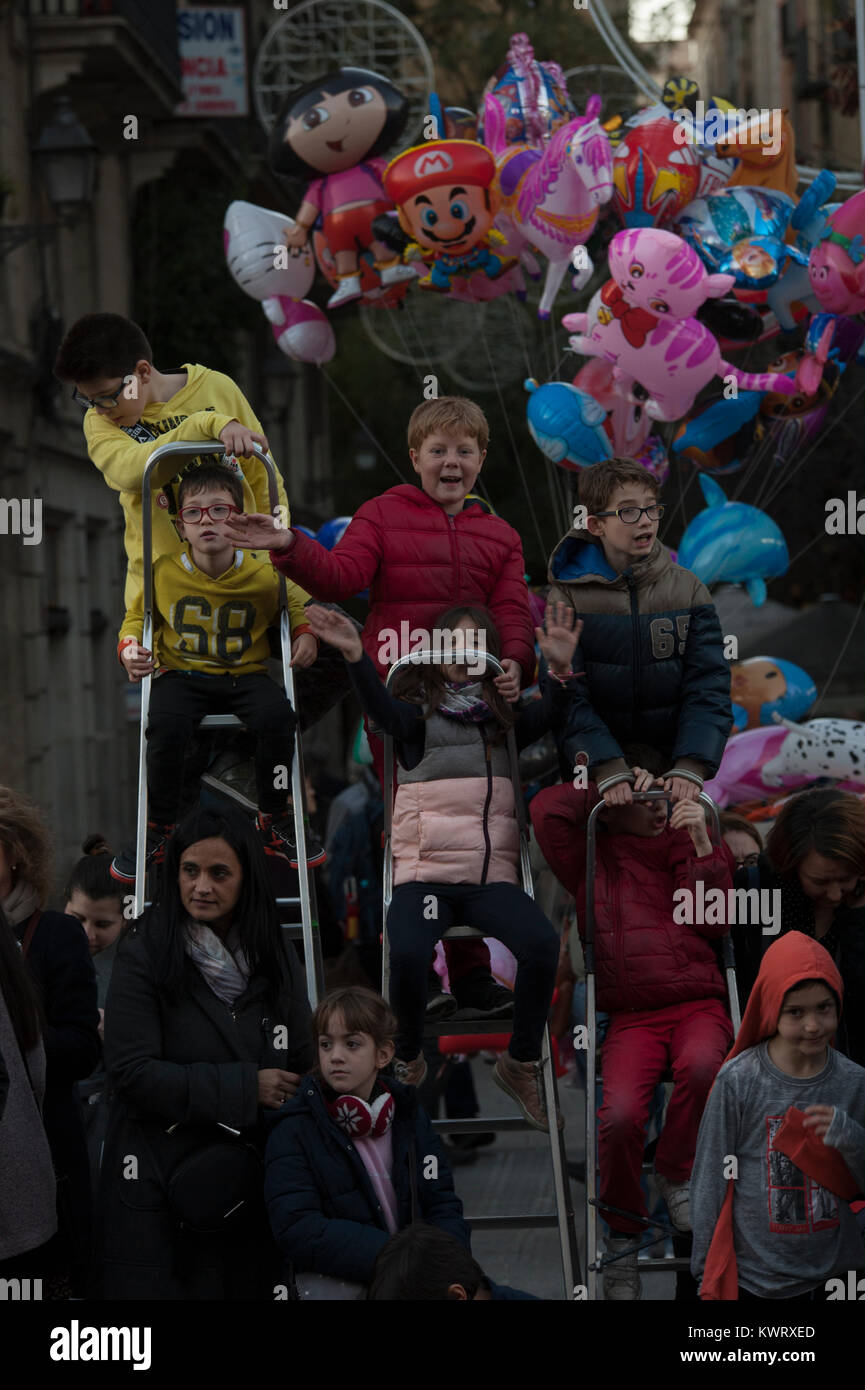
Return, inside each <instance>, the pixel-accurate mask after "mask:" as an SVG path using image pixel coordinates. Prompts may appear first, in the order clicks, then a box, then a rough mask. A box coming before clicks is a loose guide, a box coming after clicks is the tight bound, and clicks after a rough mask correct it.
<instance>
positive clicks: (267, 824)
mask: <svg viewBox="0 0 865 1390" xmlns="http://www.w3.org/2000/svg"><path fill="white" fill-rule="evenodd" d="M255 824H256V826H257V827H258V833H259V835H260V836H261V839H262V843H263V845H264V852H265V854H273V855H278V856H279V858H281V859H287V860H288V862H289V864H290V865H291V867H292V868H293V869H297V868H298V867H299V865H300V859H299V856H298V853H297V843H296V841H295V838H294V815H293V814H292V813H291V812H290V811H289V812H287V813H286V814H285V815H283V816H269V815H267V814H265V812H263V811H259V813H258V815H257V816H256V818H255ZM326 860H327V854H326V852H325V848H324V845H323V844H322V843H321V840H320V839H319V838H318V836H317V835H316V833H315V831H314V830H313V829H312V828H311V827H310V826H309V825H307V827H306V862H307V864H308V866H309V867H310V868H311V869H317V868H318V866H319V865H320V864H324V863H325V862H326Z"/></svg>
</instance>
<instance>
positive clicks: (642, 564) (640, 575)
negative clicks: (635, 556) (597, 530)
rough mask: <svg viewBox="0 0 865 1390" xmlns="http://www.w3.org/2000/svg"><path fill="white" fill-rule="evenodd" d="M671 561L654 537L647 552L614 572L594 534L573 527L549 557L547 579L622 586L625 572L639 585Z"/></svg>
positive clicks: (670, 563)
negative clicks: (629, 564)
mask: <svg viewBox="0 0 865 1390" xmlns="http://www.w3.org/2000/svg"><path fill="white" fill-rule="evenodd" d="M672 563H673V560H672V556H671V555H670V552H669V550H668V549H667V547H666V546H665V545H662V544H661V542H660V541H659V540H658V539H657V537H656V538H655V544H654V545H653V546H652V549H651V550H650V551H649V553H648V555H645V556H644V557H643V558H642V559H641V560H637V561H635V563H634V564H633V565H631V566H630V567H629V568H628V569H626V570H624V571H623V572H622V573H621V574H617V573H616V571H615V570H614V569H613V567H612V565H611V564H610V562H609V560H608V559H607V557H606V555H605V554H604V548H603V546H602V545H601V542H600V540H599V539H598V538H597V536H593V535H592V534H591V532H589V531H585V530H581V529H580V528H578V527H576V526H575V527H573V528H572V529H571V530H570V531H568V533H567V535H565V536H563V537H562V539H561V540H560V541H559V543H558V545H557V546H556V548H555V550H554V551H553V553H552V555H551V556H550V563H549V567H548V578H549V581H550V583H551V584H581V583H583V584H585V583H592V584H597V583H598V582H599V581H600V582H601V583H607V584H610V585H618V586H619V587H624V586H625V585H626V584H627V578H626V576H627V575H631V576H632V577H633V579H634V580H635V581H636V582H637V583H638V584H643V583H646V582H648V581H654V580H656V579H658V578H659V576H660V575H662V574H663V573H664V571H665V570H668V569H669V568H670V567H671V565H672Z"/></svg>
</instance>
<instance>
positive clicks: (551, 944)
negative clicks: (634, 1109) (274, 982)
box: [306, 604, 581, 1130]
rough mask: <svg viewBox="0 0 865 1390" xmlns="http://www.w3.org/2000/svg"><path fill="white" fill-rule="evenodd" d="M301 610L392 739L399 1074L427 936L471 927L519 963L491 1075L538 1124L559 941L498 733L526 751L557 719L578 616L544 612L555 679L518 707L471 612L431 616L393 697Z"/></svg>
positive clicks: (422, 1071) (416, 1033) (417, 1074)
mask: <svg viewBox="0 0 865 1390" xmlns="http://www.w3.org/2000/svg"><path fill="white" fill-rule="evenodd" d="M306 613H307V619H308V621H309V624H310V627H311V628H312V630H313V632H314V633H315V634H316V635H317V636H319V637H322V638H323V639H324V640H325V641H327V642H330V643H331V644H332V645H333V646H334V647H337V648H338V649H339V650H340V651H341V652H342V653H343V655H344V656H345V659H346V661H347V663H348V667H349V674H350V676H351V680H352V683H353V685H354V687H355V690H356V692H357V695H358V698H359V700H360V702H361V704H362V705H363V707H364V710H365V711H366V713H367V715H368V716H369V719H370V721H371V722H372V723H373V724H375V725H378V726H379V727H380V728H381V729H383V730H384V731H385V732H386V733H389V734H391V735H392V736H393V738H394V739H395V741H396V751H397V758H398V770H397V793H396V800H395V802H394V812H393V833H392V846H393V860H394V868H393V883H394V888H393V896H392V898H391V904H390V908H389V910H388V916H387V934H388V943H389V947H390V971H391V1004H392V1005H393V1007H394V1009H395V1011H396V1015H397V1018H398V1020H399V1036H398V1039H397V1046H396V1062H395V1069H396V1074H397V1076H398V1078H399V1079H400V1080H401V1081H404V1082H406V1083H407V1084H409V1085H415V1086H419V1085H420V1084H421V1083H422V1082H423V1080H424V1077H425V1076H426V1070H427V1068H426V1063H425V1061H424V1057H423V1052H422V1050H421V1041H422V1035H423V1022H424V1008H425V1004H426V986H427V969H428V965H429V959H430V953H431V952H432V950H433V949H434V947H435V943H436V942H437V941H438V939H439V937H440V936H441V935H442V934H443V933H444V932H445V931H447V929H448V928H449V927H451V926H454V925H457V924H459V925H462V924H467V925H469V926H473V927H477V928H479V929H480V930H481V931H483V933H484V935H486V936H493V937H496V938H498V940H500V941H502V942H504V944H505V946H507V948H508V950H510V951H511V952H512V953H513V955H514V956H515V957H516V960H517V967H518V968H517V977H516V983H515V985H514V1026H513V1034H512V1037H511V1041H510V1044H509V1047H508V1051H507V1053H506V1054H504V1055H503V1056H501V1057H500V1058H499V1060H498V1062H497V1063H496V1066H495V1070H494V1073H493V1077H494V1080H495V1082H496V1084H497V1085H498V1086H500V1087H501V1089H502V1090H503V1091H506V1092H507V1094H508V1095H510V1096H512V1097H513V1099H514V1100H516V1102H517V1104H518V1105H519V1107H520V1109H521V1110H522V1112H523V1114H524V1116H525V1117H526V1119H527V1120H528V1122H529V1124H531V1125H532V1126H533V1127H534V1128H535V1129H543V1130H547V1129H548V1128H549V1121H548V1117H547V1113H546V1107H545V1105H544V1098H543V1089H542V1085H541V1067H540V1060H539V1059H540V1054H541V1042H542V1038H543V1032H544V1027H545V1024H546V1021H547V1015H548V1013H549V1008H550V1001H551V999H552V994H553V986H554V983H555V975H556V964H557V960H558V939H557V937H556V934H555V932H554V930H553V928H552V926H551V925H550V923H549V921H548V920H547V918H546V917H545V916H544V914H543V913H542V912H541V911H540V909H539V908H538V907H537V906H536V904H535V903H534V902H533V900H532V899H531V898H529V897H528V896H527V894H526V893H524V892H523V890H522V888H521V887H520V881H519V869H518V865H519V828H518V823H517V816H516V807H515V804H514V789H513V783H512V781H511V775H510V768H509V763H508V753H507V747H506V742H505V739H506V733H507V730H508V729H509V728H510V727H511V726H513V728H514V733H515V735H516V742H517V747H518V748H520V747H527V746H528V745H529V744H530V743H534V742H535V741H536V740H537V739H538V738H540V737H541V735H542V734H543V733H544V732H545V731H546V730H547V729H548V728H550V727H553V728H554V727H556V726H558V725H559V724H560V723H562V722H563V721H564V719H565V718H566V716H567V711H568V705H569V703H570V697H571V693H572V690H573V682H574V680H575V677H574V676H573V673H572V671H571V661H572V659H573V654H574V650H575V648H576V645H577V642H578V640H579V629H580V626H581V624H579V622H578V621H577V620H575V617H574V613H573V610H571V609H569V607H568V606H567V605H566V604H556V605H553V608H552V610H550V609H548V610H547V617H546V631H544V630H543V629H541V628H538V629H536V637H537V640H538V644H539V646H540V648H541V651H542V653H543V655H544V657H545V658H546V660H547V662H548V665H549V668H550V673H551V675H552V677H553V679H552V680H551V681H549V682H548V693H547V695H546V696H545V697H544V699H543V700H540V701H533V702H532V703H531V704H530V705H529V707H528V708H527V709H524V710H521V711H520V712H519V713H517V714H516V715H515V712H514V711H513V710H512V709H511V707H510V706H509V705H508V704H507V703H506V702H505V700H504V699H503V698H502V696H501V695H500V693H499V691H498V690H497V689H496V687H495V685H494V683H493V678H492V676H491V675H490V676H486V675H484V674H483V654H484V653H486V652H488V653H490V654H491V655H493V656H496V657H498V653H499V636H498V632H497V630H496V628H495V626H494V624H493V621H492V619H491V618H490V616H489V614H488V613H487V612H486V610H484V609H482V608H476V607H473V606H462V607H458V608H451V609H449V610H448V611H447V612H445V613H442V614H441V615H440V616H439V617H438V618H437V619H436V622H435V632H436V633H437V634H441V635H442V636H441V637H440V641H441V644H442V656H443V660H442V661H441V663H440V664H437V665H433V666H426V667H421V666H409V667H407V668H405V669H403V670H402V671H401V672H400V673H399V675H398V676H397V678H396V681H395V682H394V693H393V694H390V693H389V692H388V691H387V690H386V689H385V688H384V686H383V685H382V684H381V681H380V680H379V678H378V676H377V674H376V670H375V667H374V666H373V663H372V661H371V660H370V658H369V656H368V655H365V654H364V651H363V647H362V645H361V640H360V637H359V636H358V634H357V632H356V631H355V628H354V626H353V625H352V624H351V623H350V622H349V621H348V620H347V619H346V618H344V617H343V616H342V615H340V614H339V613H335V612H334V611H333V610H331V609H325V608H320V607H317V606H311V607H308V608H307V610H306ZM448 637H450V639H451V642H452V649H451V651H450V652H448V651H447V642H448ZM461 653H462V659H461V660H458V661H457V663H456V664H452V657H453V656H454V655H456V656H457V657H458V658H460V655H461ZM479 669H480V678H477V673H478V670H479ZM473 675H474V679H473Z"/></svg>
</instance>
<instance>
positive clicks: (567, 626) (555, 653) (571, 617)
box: [535, 603, 583, 676]
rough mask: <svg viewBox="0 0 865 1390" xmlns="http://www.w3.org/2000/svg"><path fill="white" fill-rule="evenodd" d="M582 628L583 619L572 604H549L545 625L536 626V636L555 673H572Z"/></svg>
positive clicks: (560, 674) (548, 663)
mask: <svg viewBox="0 0 865 1390" xmlns="http://www.w3.org/2000/svg"><path fill="white" fill-rule="evenodd" d="M582 630H583V620H582V618H578V617H577V615H576V613H575V612H574V610H573V608H571V606H570V604H568V603H548V604H547V609H546V612H545V614H544V626H543V627H536V628H535V637H536V638H537V642H538V646H539V647H540V649H541V652H542V654H543V656H544V659H545V661H546V663H547V665H548V666H549V668H550V670H551V671H552V672H553V674H554V675H557V676H562V675H566V674H568V673H570V670H571V663H572V661H573V659H574V652H575V651H576V649H577V644H578V643H579V640H580V633H581V632H582Z"/></svg>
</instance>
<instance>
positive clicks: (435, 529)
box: [271, 483, 535, 685]
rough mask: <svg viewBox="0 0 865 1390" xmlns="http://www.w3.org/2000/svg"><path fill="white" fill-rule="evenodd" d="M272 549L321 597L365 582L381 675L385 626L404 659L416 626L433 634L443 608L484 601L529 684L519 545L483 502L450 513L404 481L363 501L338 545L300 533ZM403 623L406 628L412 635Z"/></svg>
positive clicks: (369, 643)
mask: <svg viewBox="0 0 865 1390" xmlns="http://www.w3.org/2000/svg"><path fill="white" fill-rule="evenodd" d="M271 555H272V559H273V562H274V564H275V565H276V567H277V569H279V570H281V571H282V573H283V574H285V575H288V576H289V577H290V578H291V579H293V580H295V582H296V583H299V584H302V585H303V587H304V588H305V589H308V590H309V592H310V593H311V594H313V595H314V596H315V597H316V598H318V599H323V600H325V601H330V602H333V603H337V602H339V601H340V600H342V599H347V598H351V596H352V594H357V593H359V592H360V591H361V590H362V589H365V588H367V586H369V588H370V610H369V616H368V617H367V620H366V623H365V625H364V629H363V645H364V649H365V650H366V651H367V652H368V653H369V655H370V656H371V657H372V660H373V661H374V662H375V665H376V669H377V670H378V672H379V674H380V675H381V674H384V673H385V672H386V671H387V669H388V667H389V666H390V665H391V663H392V662H393V661H394V660H395V659H396V655H397V653H395V652H394V651H393V650H391V651H387V650H386V649H385V645H384V644H385V643H386V642H387V640H388V635H387V634H388V630H390V631H392V632H393V634H394V636H393V639H392V642H393V644H399V653H398V654H399V655H403V654H405V652H407V651H409V650H410V649H411V646H412V645H414V643H412V642H411V641H410V640H409V639H408V633H409V632H410V631H411V629H413V628H423V629H425V630H426V631H427V632H432V630H433V627H434V625H435V619H436V618H437V617H438V615H439V614H440V613H441V612H443V611H444V609H446V608H451V607H453V606H454V605H455V604H458V603H480V604H483V605H484V606H485V607H487V608H488V609H489V610H490V612H491V614H492V616H493V619H494V621H495V624H496V626H497V628H498V630H499V634H500V636H501V639H502V656H503V657H507V658H509V659H512V660H514V661H518V662H519V663H520V666H521V667H522V671H523V684H524V685H529V684H531V680H532V674H533V671H534V666H535V648H534V625H533V623H532V617H531V612H530V610H529V597H528V590H527V588H526V582H525V578H524V570H525V565H524V562H523V548H522V544H521V542H520V538H519V536H518V535H517V533H516V531H515V530H514V529H513V527H512V526H509V525H508V523H507V522H506V521H503V520H502V518H501V517H498V516H492V515H491V514H490V513H489V512H486V511H484V509H483V507H482V506H480V504H479V503H474V502H470V503H469V504H468V505H467V506H466V507H465V508H464V509H463V511H461V512H459V513H458V514H457V515H456V516H449V515H448V513H447V512H445V511H444V510H443V509H442V508H441V507H440V506H439V504H438V502H435V501H433V499H432V498H431V497H428V496H427V494H426V493H425V492H423V491H422V490H421V489H420V488H419V487H413V486H412V485H411V484H407V483H404V484H402V485H401V486H400V487H392V488H390V490H389V491H388V492H384V493H382V494H381V495H380V496H379V497H373V498H372V499H371V500H370V501H369V502H364V504H363V506H362V507H360V508H359V509H358V511H357V512H356V513H355V515H354V518H353V519H352V522H351V525H350V526H349V527H348V528H347V529H346V531H345V534H344V535H343V537H342V540H341V541H340V542H339V544H338V545H336V546H334V548H333V550H332V551H331V550H326V549H325V547H324V546H323V545H320V544H319V543H318V541H314V540H311V539H310V538H309V536H305V535H303V533H302V532H299V531H295V532H294V544H293V545H292V547H291V549H290V550H289V551H288V552H287V553H285V554H283V553H282V552H281V551H273V552H271ZM401 623H406V624H407V625H408V627H407V631H406V640H403V637H402V635H401V631H400V624H401ZM380 634H381V635H380ZM416 641H417V638H415V642H416Z"/></svg>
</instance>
